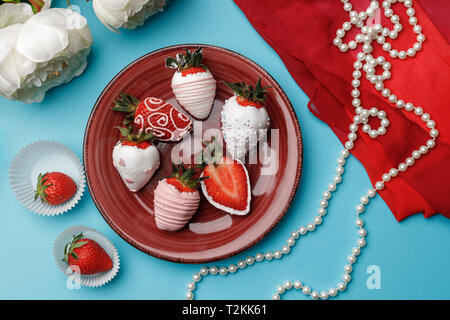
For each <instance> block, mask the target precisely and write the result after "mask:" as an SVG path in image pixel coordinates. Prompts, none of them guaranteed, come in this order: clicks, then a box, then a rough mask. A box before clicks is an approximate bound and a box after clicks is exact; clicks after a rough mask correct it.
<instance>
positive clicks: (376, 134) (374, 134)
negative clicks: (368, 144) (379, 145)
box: [369, 130, 378, 139]
mask: <svg viewBox="0 0 450 320" xmlns="http://www.w3.org/2000/svg"><path fill="white" fill-rule="evenodd" d="M369 136H370V137H371V138H372V139H375V138H376V137H378V132H377V131H376V130H370V131H369Z"/></svg>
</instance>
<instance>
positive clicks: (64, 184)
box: [34, 172, 77, 205]
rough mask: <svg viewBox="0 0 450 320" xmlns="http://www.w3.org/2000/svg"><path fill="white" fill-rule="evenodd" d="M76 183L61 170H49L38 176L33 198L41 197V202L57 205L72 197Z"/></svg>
mask: <svg viewBox="0 0 450 320" xmlns="http://www.w3.org/2000/svg"><path fill="white" fill-rule="evenodd" d="M76 191H77V185H76V184H75V182H74V181H73V180H72V179H71V178H70V177H69V176H68V175H67V174H64V173H61V172H49V173H45V174H42V173H40V174H39V176H38V181H37V184H36V192H35V195H34V200H37V199H38V198H40V199H41V201H42V202H43V203H48V204H50V205H58V204H61V203H64V202H66V201H67V200H69V199H70V198H72V197H73V195H74V194H75V192H76Z"/></svg>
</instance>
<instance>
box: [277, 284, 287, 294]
mask: <svg viewBox="0 0 450 320" xmlns="http://www.w3.org/2000/svg"><path fill="white" fill-rule="evenodd" d="M285 290H286V289H285V288H284V287H283V286H278V287H277V292H278V293H279V294H283V293H284V292H285Z"/></svg>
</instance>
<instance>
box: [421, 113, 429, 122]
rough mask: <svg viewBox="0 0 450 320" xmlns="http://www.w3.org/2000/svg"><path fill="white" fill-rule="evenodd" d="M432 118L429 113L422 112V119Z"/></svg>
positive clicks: (424, 120) (425, 120)
mask: <svg viewBox="0 0 450 320" xmlns="http://www.w3.org/2000/svg"><path fill="white" fill-rule="evenodd" d="M430 118H431V117H430V115H429V114H428V113H424V114H422V121H423V122H427V121H429V120H430Z"/></svg>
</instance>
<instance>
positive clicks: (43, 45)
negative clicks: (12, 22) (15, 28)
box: [16, 8, 69, 62]
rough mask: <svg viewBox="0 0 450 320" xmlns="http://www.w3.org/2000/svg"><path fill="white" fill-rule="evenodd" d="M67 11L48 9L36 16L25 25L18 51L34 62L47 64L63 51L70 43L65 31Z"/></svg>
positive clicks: (20, 36)
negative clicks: (65, 13)
mask: <svg viewBox="0 0 450 320" xmlns="http://www.w3.org/2000/svg"><path fill="white" fill-rule="evenodd" d="M61 10H66V9H57V8H53V9H47V10H44V11H41V12H39V13H37V14H35V15H34V16H33V17H31V18H30V19H28V20H27V22H25V24H24V25H23V28H22V31H21V32H20V35H19V38H18V39H17V45H16V50H17V51H18V52H20V53H21V54H22V55H24V56H25V57H27V58H28V59H30V60H32V61H34V62H45V61H49V60H50V59H52V58H53V57H55V56H56V55H57V54H58V53H60V52H61V51H63V50H64V49H65V48H66V47H67V45H68V42H69V36H68V33H67V30H66V29H65V27H66V24H67V20H66V18H65V15H64V12H61Z"/></svg>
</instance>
